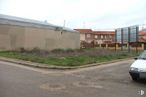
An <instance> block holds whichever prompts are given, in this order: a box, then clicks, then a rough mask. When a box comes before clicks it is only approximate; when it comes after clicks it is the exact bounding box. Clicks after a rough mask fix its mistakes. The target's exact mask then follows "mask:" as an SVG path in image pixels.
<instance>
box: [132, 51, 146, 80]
mask: <svg viewBox="0 0 146 97" xmlns="http://www.w3.org/2000/svg"><path fill="white" fill-rule="evenodd" d="M129 73H130V75H131V77H132V79H133V80H138V79H140V78H144V79H145V78H146V50H145V51H144V52H143V53H142V54H140V56H139V57H137V58H135V62H134V63H133V64H132V65H131V66H130V70H129Z"/></svg>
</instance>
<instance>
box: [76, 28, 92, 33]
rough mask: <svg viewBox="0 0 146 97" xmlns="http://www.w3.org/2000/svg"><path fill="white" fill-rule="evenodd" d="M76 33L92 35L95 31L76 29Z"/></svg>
mask: <svg viewBox="0 0 146 97" xmlns="http://www.w3.org/2000/svg"><path fill="white" fill-rule="evenodd" d="M74 30H76V31H79V32H80V33H92V32H93V31H92V30H91V29H74Z"/></svg>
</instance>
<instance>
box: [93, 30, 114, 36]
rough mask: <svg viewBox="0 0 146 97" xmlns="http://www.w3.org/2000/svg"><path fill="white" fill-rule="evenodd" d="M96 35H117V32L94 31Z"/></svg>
mask: <svg viewBox="0 0 146 97" xmlns="http://www.w3.org/2000/svg"><path fill="white" fill-rule="evenodd" d="M93 33H94V34H112V35H115V31H93Z"/></svg>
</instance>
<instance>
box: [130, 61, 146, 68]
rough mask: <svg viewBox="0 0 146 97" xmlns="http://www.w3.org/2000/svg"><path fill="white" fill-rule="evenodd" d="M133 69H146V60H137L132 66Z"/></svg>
mask: <svg viewBox="0 0 146 97" xmlns="http://www.w3.org/2000/svg"><path fill="white" fill-rule="evenodd" d="M131 67H134V68H141V69H146V60H142V59H137V60H136V61H135V62H134V63H133V64H132V65H131Z"/></svg>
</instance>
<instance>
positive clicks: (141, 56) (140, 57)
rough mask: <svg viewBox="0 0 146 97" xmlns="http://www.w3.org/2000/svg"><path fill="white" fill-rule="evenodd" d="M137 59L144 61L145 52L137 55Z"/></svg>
mask: <svg viewBox="0 0 146 97" xmlns="http://www.w3.org/2000/svg"><path fill="white" fill-rule="evenodd" d="M138 59H144V60H146V51H144V52H143V53H141V54H140V55H139V57H138Z"/></svg>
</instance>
